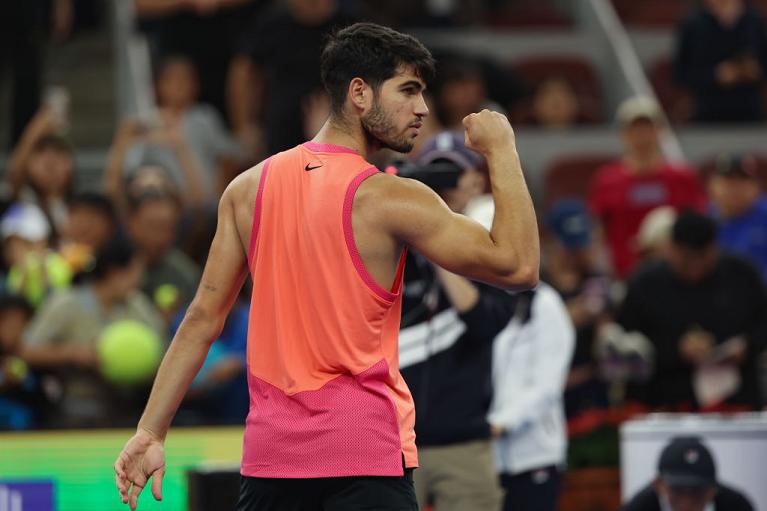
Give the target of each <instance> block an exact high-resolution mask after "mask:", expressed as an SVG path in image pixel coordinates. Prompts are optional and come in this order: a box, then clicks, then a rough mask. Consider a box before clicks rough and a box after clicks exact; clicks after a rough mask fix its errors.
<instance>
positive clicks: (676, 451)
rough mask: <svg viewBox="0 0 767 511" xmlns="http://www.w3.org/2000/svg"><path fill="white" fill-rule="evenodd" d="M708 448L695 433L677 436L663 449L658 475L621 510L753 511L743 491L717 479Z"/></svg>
mask: <svg viewBox="0 0 767 511" xmlns="http://www.w3.org/2000/svg"><path fill="white" fill-rule="evenodd" d="M716 477H717V475H716V463H715V462H714V457H713V456H712V455H711V452H710V451H709V450H708V449H707V448H706V446H705V445H703V443H701V441H700V439H698V438H696V437H676V438H673V439H672V440H671V442H670V443H669V444H668V445H667V446H666V447H665V448H664V449H663V452H661V455H660V459H659V460H658V475H657V477H656V479H655V481H653V482H652V483H651V484H649V485H647V486H646V487H645V488H644V489H642V490H641V491H640V492H639V493H637V494H636V495H635V496H634V497H633V498H631V500H630V501H629V502H628V503H626V504H625V505H624V506H623V507H622V508H621V509H622V511H662V510H668V511H706V510H717V511H719V510H725V509H726V510H727V511H752V510H753V509H754V507H753V506H752V505H751V503H750V502H749V501H748V498H746V496H745V495H743V494H742V493H740V492H739V491H738V490H736V489H734V488H730V487H729V486H726V485H724V484H722V483H719V482H717V480H716Z"/></svg>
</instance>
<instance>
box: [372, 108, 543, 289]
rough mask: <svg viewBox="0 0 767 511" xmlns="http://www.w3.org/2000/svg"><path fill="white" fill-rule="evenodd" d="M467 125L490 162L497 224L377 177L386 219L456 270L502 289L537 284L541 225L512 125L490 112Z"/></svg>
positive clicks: (412, 184)
mask: <svg viewBox="0 0 767 511" xmlns="http://www.w3.org/2000/svg"><path fill="white" fill-rule="evenodd" d="M463 123H464V127H465V129H466V146H467V147H469V148H471V149H474V150H476V151H478V152H480V153H482V154H484V155H485V157H486V158H487V162H488V165H489V168H490V183H491V186H492V192H493V200H494V201H495V216H494V218H493V225H492V229H491V230H490V231H489V232H488V231H487V230H486V229H485V228H484V227H482V226H481V225H480V224H479V223H477V222H475V221H474V220H471V219H469V218H467V217H465V216H464V215H460V214H457V213H453V212H452V211H451V210H450V208H448V206H447V205H446V204H445V202H444V201H443V200H442V199H441V198H440V197H439V196H438V195H437V194H436V193H435V192H434V191H432V190H431V189H429V188H428V187H426V186H425V185H423V184H421V183H419V182H416V181H413V180H409V179H401V178H396V177H392V176H377V177H376V179H378V180H379V186H380V187H381V191H382V194H383V200H382V201H381V206H380V207H381V209H382V210H383V211H384V216H383V218H384V222H385V224H386V225H387V226H388V228H389V230H390V232H391V234H392V235H393V236H394V237H395V238H397V239H399V240H401V241H403V242H404V243H407V244H408V245H410V246H412V247H413V248H414V249H415V250H416V251H418V252H419V253H421V254H423V255H424V256H426V257H427V258H429V259H430V260H432V261H433V262H434V263H436V264H438V265H439V266H442V267H443V268H445V269H447V270H449V271H451V272H453V273H457V274H459V275H464V276H466V277H469V278H472V279H476V280H481V281H484V282H488V283H490V284H494V285H496V286H501V287H507V288H514V289H527V288H531V287H534V286H535V285H536V284H537V283H538V272H539V264H540V246H539V241H538V224H537V221H536V218H535V210H534V209H533V203H532V199H531V198H530V193H529V192H528V190H527V185H526V184H525V179H524V176H523V174H522V167H521V165H520V161H519V156H518V154H517V150H516V145H515V141H514V132H513V130H512V129H511V125H510V124H509V121H508V120H507V119H506V117H505V116H503V115H502V114H499V113H497V112H490V111H488V110H483V111H482V112H480V113H478V114H471V115H469V116H467V117H466V118H465V119H464V121H463Z"/></svg>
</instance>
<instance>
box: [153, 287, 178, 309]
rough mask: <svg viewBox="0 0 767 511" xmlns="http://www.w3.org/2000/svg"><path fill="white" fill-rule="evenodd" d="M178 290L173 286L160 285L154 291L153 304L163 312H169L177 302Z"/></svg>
mask: <svg viewBox="0 0 767 511" xmlns="http://www.w3.org/2000/svg"><path fill="white" fill-rule="evenodd" d="M178 297H179V292H178V288H177V287H176V286H174V285H173V284H162V285H161V286H157V289H155V290H154V303H155V305H157V308H159V309H160V310H163V311H167V310H171V309H172V308H173V307H174V306H175V305H176V303H177V302H178Z"/></svg>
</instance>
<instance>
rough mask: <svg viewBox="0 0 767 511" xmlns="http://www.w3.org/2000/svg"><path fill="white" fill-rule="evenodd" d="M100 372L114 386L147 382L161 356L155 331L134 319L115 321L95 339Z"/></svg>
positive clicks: (159, 344) (160, 345)
mask: <svg viewBox="0 0 767 511" xmlns="http://www.w3.org/2000/svg"><path fill="white" fill-rule="evenodd" d="M98 355H99V367H100V369H101V374H102V375H104V377H105V378H106V379H107V380H109V381H110V382H112V383H114V384H116V385H137V384H142V383H146V382H148V381H149V380H150V379H151V378H152V376H153V375H154V373H155V371H156V370H157V367H158V366H159V365H160V359H161V358H162V343H161V341H160V337H159V336H158V335H157V333H156V332H155V331H154V330H152V329H151V328H149V327H148V326H146V325H145V324H143V323H141V322H139V321H134V320H121V321H115V322H114V323H112V324H111V325H109V326H108V327H107V328H105V329H104V331H103V332H102V333H101V336H100V337H99V342H98Z"/></svg>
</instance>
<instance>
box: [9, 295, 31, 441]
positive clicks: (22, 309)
mask: <svg viewBox="0 0 767 511" xmlns="http://www.w3.org/2000/svg"><path fill="white" fill-rule="evenodd" d="M33 313H34V311H33V310H32V307H31V306H30V305H29V304H28V303H27V302H26V300H24V299H23V298H21V297H18V296H13V295H6V296H2V297H0V430H9V429H10V430H21V429H29V428H30V427H32V426H33V425H34V421H35V415H36V413H35V412H36V410H35V404H36V399H35V397H36V396H35V394H36V393H35V390H36V381H35V378H34V376H33V375H32V373H31V372H30V371H29V368H28V367H27V364H26V362H24V360H23V359H22V358H21V356H20V355H21V353H20V351H21V335H22V333H23V332H24V328H25V327H26V325H27V323H28V322H29V320H30V319H31V318H32V314H33Z"/></svg>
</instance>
